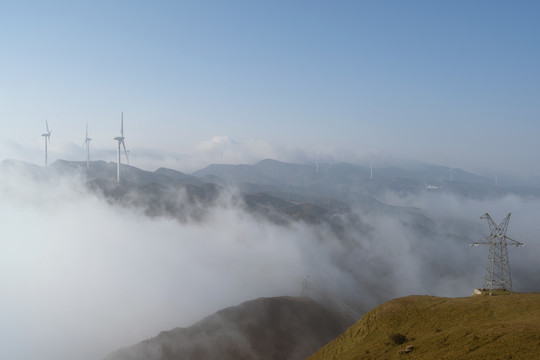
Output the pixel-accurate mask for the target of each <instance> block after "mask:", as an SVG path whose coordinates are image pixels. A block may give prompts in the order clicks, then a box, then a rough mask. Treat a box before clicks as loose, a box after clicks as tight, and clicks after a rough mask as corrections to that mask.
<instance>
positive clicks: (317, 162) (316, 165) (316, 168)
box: [315, 157, 320, 173]
mask: <svg viewBox="0 0 540 360" xmlns="http://www.w3.org/2000/svg"><path fill="white" fill-rule="evenodd" d="M319 162H320V160H319V157H317V160H315V172H317V173H318V172H319Z"/></svg>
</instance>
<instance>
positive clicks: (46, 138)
mask: <svg viewBox="0 0 540 360" xmlns="http://www.w3.org/2000/svg"><path fill="white" fill-rule="evenodd" d="M45 127H46V128H47V132H46V133H45V134H41V136H43V137H44V138H45V167H47V143H49V144H50V143H51V133H52V130H49V123H48V122H47V119H45Z"/></svg>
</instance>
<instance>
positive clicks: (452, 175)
mask: <svg viewBox="0 0 540 360" xmlns="http://www.w3.org/2000/svg"><path fill="white" fill-rule="evenodd" d="M448 171H449V172H450V181H454V168H451V169H450V170H448Z"/></svg>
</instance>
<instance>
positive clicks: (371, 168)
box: [369, 160, 373, 180]
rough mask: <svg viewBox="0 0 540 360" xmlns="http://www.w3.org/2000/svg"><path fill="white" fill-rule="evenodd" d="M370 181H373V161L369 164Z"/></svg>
mask: <svg viewBox="0 0 540 360" xmlns="http://www.w3.org/2000/svg"><path fill="white" fill-rule="evenodd" d="M369 179H370V180H373V160H371V163H370V164H369Z"/></svg>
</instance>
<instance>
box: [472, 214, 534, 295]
mask: <svg viewBox="0 0 540 360" xmlns="http://www.w3.org/2000/svg"><path fill="white" fill-rule="evenodd" d="M510 215H511V214H508V215H507V216H506V218H505V219H504V220H503V221H502V222H501V223H500V224H499V226H497V224H495V222H494V221H493V219H492V218H491V216H489V214H488V213H485V214H484V215H482V217H480V219H486V220H487V222H488V225H489V231H490V235H489V237H487V238H485V239H484V240H483V241H479V242H474V243H472V244H471V245H470V246H471V247H473V246H478V245H489V255H488V260H487V263H486V275H485V277H484V285H483V286H482V288H483V289H489V294H490V295H491V294H492V293H493V290H497V289H501V290H508V291H512V279H511V278H510V262H509V261H508V249H507V245H508V244H510V245H514V246H515V247H518V246H524V244H522V243H520V242H519V241H516V240H514V239H511V238H509V237H508V236H506V231H507V230H508V222H509V221H510Z"/></svg>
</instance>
